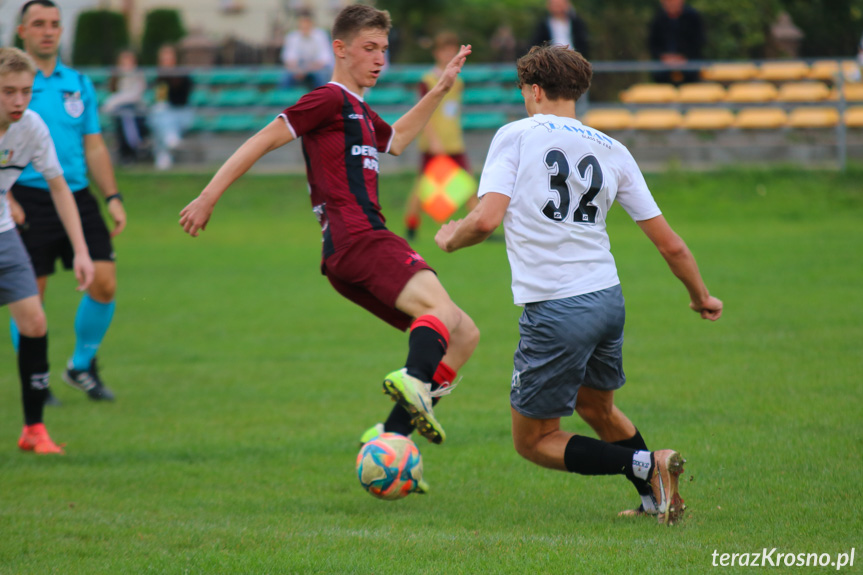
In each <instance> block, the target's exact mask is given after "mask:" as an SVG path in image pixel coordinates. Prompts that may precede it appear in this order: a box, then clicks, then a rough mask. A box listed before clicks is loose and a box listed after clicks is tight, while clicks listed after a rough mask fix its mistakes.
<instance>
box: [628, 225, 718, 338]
mask: <svg viewBox="0 0 863 575" xmlns="http://www.w3.org/2000/svg"><path fill="white" fill-rule="evenodd" d="M638 225H639V227H640V228H641V230H642V231H643V232H644V233H645V234H646V235H647V237H648V238H650V241H652V242H653V245H655V246H656V248H657V249H658V250H659V253H660V254H662V257H663V258H665V261H666V262H667V263H668V267H669V268H671V272H672V273H673V274H674V275H675V276H677V278H678V279H679V280H680V281H681V282H683V285H684V286H686V289H687V291H689V298H690V302H689V307H690V308H691V309H692V310H693V311H695V312H697V313H699V314H700V315H701V317H702V318H703V319H709V320H711V321H716V320H717V319H719V318H720V316H721V315H722V301H721V300H719V299H717V298H715V297H713V296H712V295H710V292H708V291H707V286H706V285H704V280H703V279H702V278H701V272H699V271H698V264H697V263H696V262H695V257H694V256H693V255H692V252H691V251H689V247H688V246H687V245H686V242H684V241H683V239H682V238H681V237H680V236H678V235H677V234H676V233H675V232H674V230H672V229H671V226H669V225H668V222H667V221H666V220H665V218H664V217H663V216H657V217H655V218H651V219H649V220H644V221H641V222H638Z"/></svg>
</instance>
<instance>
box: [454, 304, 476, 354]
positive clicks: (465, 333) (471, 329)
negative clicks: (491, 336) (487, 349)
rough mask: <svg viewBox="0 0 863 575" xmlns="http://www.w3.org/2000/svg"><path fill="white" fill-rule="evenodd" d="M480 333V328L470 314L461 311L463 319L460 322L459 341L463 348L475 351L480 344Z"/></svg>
mask: <svg viewBox="0 0 863 575" xmlns="http://www.w3.org/2000/svg"><path fill="white" fill-rule="evenodd" d="M479 335H480V334H479V328H478V327H477V326H476V324H475V323H474V321H473V320H472V319H471V318H470V316H469V315H467V314H466V313H464V312H461V319H460V321H459V324H458V341H459V344H460V345H461V346H462V348H463V349H467V350H470V351H471V352H473V350H474V349H476V346H477V345H479Z"/></svg>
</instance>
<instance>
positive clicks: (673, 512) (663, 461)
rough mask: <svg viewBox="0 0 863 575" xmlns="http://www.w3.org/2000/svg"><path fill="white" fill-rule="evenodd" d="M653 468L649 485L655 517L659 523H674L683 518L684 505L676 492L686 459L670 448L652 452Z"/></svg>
mask: <svg viewBox="0 0 863 575" xmlns="http://www.w3.org/2000/svg"><path fill="white" fill-rule="evenodd" d="M653 458H654V468H653V477H651V479H650V486H651V487H652V488H653V496H654V498H655V499H656V508H657V510H658V511H659V513H657V515H656V518H657V520H658V521H659V523H660V524H661V525H675V524H676V523H678V522H679V521H680V520H681V519H682V518H683V512H684V511H685V510H686V505H685V504H684V502H683V498H682V497H680V493H679V492H678V478H679V477H680V474H681V473H683V464H684V463H686V460H685V459H683V457H681V455H680V454H679V453H677V452H676V451H674V450H672V449H663V450H661V451H654V452H653Z"/></svg>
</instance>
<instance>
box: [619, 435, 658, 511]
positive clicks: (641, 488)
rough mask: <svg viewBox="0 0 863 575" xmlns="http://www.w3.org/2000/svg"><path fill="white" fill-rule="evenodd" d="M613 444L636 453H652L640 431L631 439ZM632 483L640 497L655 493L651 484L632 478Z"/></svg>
mask: <svg viewBox="0 0 863 575" xmlns="http://www.w3.org/2000/svg"><path fill="white" fill-rule="evenodd" d="M612 444H613V445H619V446H621V447H628V448H629V449H634V450H636V451H650V450H649V449H648V448H647V443H645V442H644V438H643V437H641V432H640V431H638V429H636V430H635V435H633V436H632V437H630V438H629V439H623V440H621V441H614V442H612ZM648 477H649V476H648ZM630 481H631V482H632V484H633V485H634V486H635V489H636V491H638V494H639V495H650V494H652V493H653V490H652V489H651V488H650V484H649V483H648V482H647V481H645V480H644V479H640V478H638V477H632V478H631V479H630Z"/></svg>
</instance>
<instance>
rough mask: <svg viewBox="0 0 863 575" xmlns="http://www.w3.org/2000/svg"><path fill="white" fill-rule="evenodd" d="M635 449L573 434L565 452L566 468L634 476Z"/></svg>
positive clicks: (602, 473)
mask: <svg viewBox="0 0 863 575" xmlns="http://www.w3.org/2000/svg"><path fill="white" fill-rule="evenodd" d="M634 454H635V450H634V449H629V448H628V447H621V446H619V445H614V444H613V443H606V442H604V441H600V440H598V439H593V438H592V437H585V436H583V435H573V436H572V438H571V439H570V440H569V442H568V443H567V444H566V449H565V450H564V452H563V463H564V465H565V466H566V469H567V470H568V471H570V472H572V473H578V474H579V475H626V477H627V479H631V478H633V477H635V476H634V474H633V471H632V456H633V455H634Z"/></svg>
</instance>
